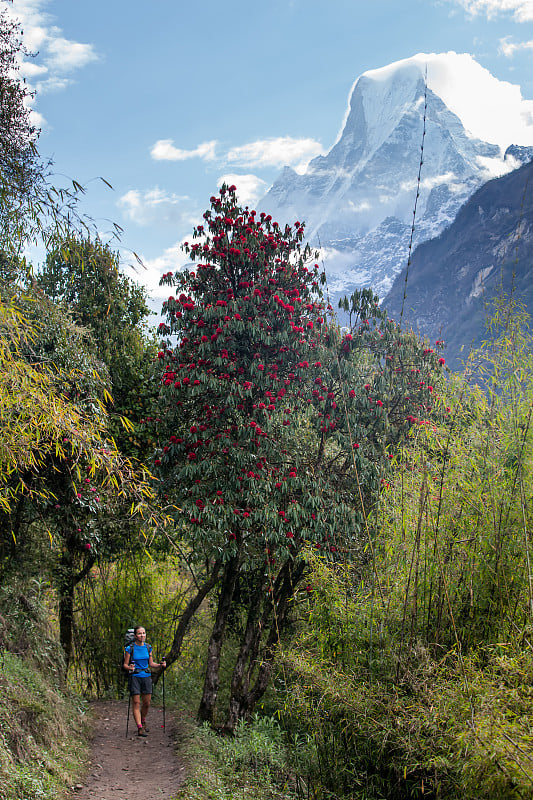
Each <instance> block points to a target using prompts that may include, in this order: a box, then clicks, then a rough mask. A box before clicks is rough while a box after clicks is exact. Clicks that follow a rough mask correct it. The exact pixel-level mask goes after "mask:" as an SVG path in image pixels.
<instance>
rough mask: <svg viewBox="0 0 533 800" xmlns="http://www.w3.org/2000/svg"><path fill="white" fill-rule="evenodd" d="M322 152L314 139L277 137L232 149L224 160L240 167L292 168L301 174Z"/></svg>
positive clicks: (318, 143) (320, 146)
mask: <svg viewBox="0 0 533 800" xmlns="http://www.w3.org/2000/svg"><path fill="white" fill-rule="evenodd" d="M324 152H325V151H324V148H323V147H322V145H321V144H320V142H317V141H316V140H315V139H294V138H292V137H291V136H279V137H277V138H272V139H259V140H257V141H255V142H249V143H248V144H244V145H240V146H239V147H233V148H231V150H229V151H228V153H227V155H226V160H227V161H228V163H229V164H236V165H239V166H241V167H283V166H292V167H293V168H294V169H295V170H296V171H297V172H303V171H304V170H305V168H306V167H307V164H308V163H309V161H310V160H311V159H312V158H314V157H315V156H318V155H321V154H323V153H324Z"/></svg>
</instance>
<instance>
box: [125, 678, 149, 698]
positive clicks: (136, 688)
mask: <svg viewBox="0 0 533 800" xmlns="http://www.w3.org/2000/svg"><path fill="white" fill-rule="evenodd" d="M130 694H131V695H134V694H152V679H151V678H150V676H148V677H146V678H144V677H143V676H142V675H132V676H131V677H130Z"/></svg>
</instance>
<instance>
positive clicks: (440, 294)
mask: <svg viewBox="0 0 533 800" xmlns="http://www.w3.org/2000/svg"><path fill="white" fill-rule="evenodd" d="M532 179H533V162H531V163H529V164H526V165H525V166H523V167H521V168H520V169H517V170H514V171H513V172H511V173H509V174H508V175H504V176H503V177H501V178H497V179H494V180H492V181H489V182H488V183H487V184H485V185H484V186H482V187H481V188H480V189H478V191H477V192H475V194H474V195H473V196H472V197H471V198H470V199H469V200H468V201H467V202H466V203H465V205H464V206H463V207H462V208H461V210H460V211H459V213H458V215H457V217H456V219H455V220H454V222H453V223H452V224H451V225H450V226H449V227H448V228H447V229H446V230H445V231H444V232H443V233H441V234H440V236H438V237H437V238H435V239H432V240H430V241H428V242H424V243H423V244H421V245H420V246H419V247H418V248H417V249H416V250H415V252H414V253H413V257H412V262H411V265H410V268H409V272H408V274H407V273H406V270H405V269H404V270H403V271H402V272H401V273H400V275H398V276H397V278H396V280H395V282H394V284H393V286H392V288H391V290H390V292H389V293H388V294H387V295H386V297H385V298H384V300H383V305H384V306H385V307H386V308H387V311H388V312H389V314H390V316H392V317H393V318H395V319H399V317H400V314H401V313H402V306H403V317H402V319H403V321H404V322H405V323H409V324H410V325H411V326H412V327H414V328H415V329H416V330H418V331H419V332H420V333H421V334H422V335H424V336H427V337H429V339H430V340H435V339H437V338H440V339H444V341H445V342H446V345H447V354H448V355H447V359H448V362H449V364H450V366H452V367H457V366H459V364H460V361H461V360H464V359H466V357H467V354H468V351H469V349H470V348H471V347H472V346H476V345H478V344H479V343H480V342H481V341H482V339H483V338H484V336H485V329H486V318H487V312H486V305H487V302H488V301H490V300H491V299H493V298H494V297H495V296H496V295H498V294H499V292H500V291H501V289H502V288H503V290H504V292H506V293H510V292H511V291H512V292H513V296H514V298H515V299H516V300H519V301H520V302H522V303H523V304H524V306H525V307H526V308H527V310H528V311H529V313H530V314H531V313H533V180H532ZM406 274H407V280H406ZM404 290H406V298H405V302H404V300H403V296H404Z"/></svg>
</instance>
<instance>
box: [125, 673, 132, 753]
mask: <svg viewBox="0 0 533 800" xmlns="http://www.w3.org/2000/svg"><path fill="white" fill-rule="evenodd" d="M129 689H130V682H129V680H128V716H127V718H126V739H127V738H128V728H129V725H130V705H131V694H130V691H129Z"/></svg>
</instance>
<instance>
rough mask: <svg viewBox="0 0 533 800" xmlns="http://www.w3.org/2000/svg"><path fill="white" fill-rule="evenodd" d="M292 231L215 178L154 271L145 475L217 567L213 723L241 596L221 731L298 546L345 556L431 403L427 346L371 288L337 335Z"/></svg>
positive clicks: (283, 593)
mask: <svg viewBox="0 0 533 800" xmlns="http://www.w3.org/2000/svg"><path fill="white" fill-rule="evenodd" d="M303 236H304V227H303V224H301V223H300V222H299V221H297V222H296V223H295V224H292V225H285V226H280V225H279V224H278V223H276V222H274V221H272V218H271V217H270V215H267V214H265V213H261V214H258V213H256V212H255V211H253V210H249V209H248V208H242V207H240V206H239V205H238V203H237V199H236V191H235V187H227V186H223V187H222V188H221V190H220V194H219V195H218V196H216V197H212V198H211V206H210V209H209V210H208V211H206V212H205V214H204V224H203V225H199V226H198V227H197V228H195V230H194V232H193V236H192V241H191V242H188V243H186V244H185V245H184V247H185V250H186V252H187V253H188V255H189V256H190V258H191V260H192V261H193V262H196V263H195V264H194V269H186V270H184V271H181V272H176V273H167V274H166V275H164V276H163V278H162V283H163V284H166V285H168V286H170V287H172V288H173V293H172V294H171V295H170V296H169V298H168V300H167V301H166V302H165V304H164V313H165V316H166V321H165V322H164V323H162V324H161V326H160V332H161V334H162V336H163V344H162V347H161V350H160V352H159V358H160V361H161V365H162V388H161V409H160V420H161V422H160V425H161V427H160V435H161V447H160V450H159V452H158V453H157V456H156V459H155V471H156V473H157V475H158V478H159V480H160V489H161V492H162V493H163V494H164V495H165V496H166V497H167V498H170V499H171V500H172V501H173V502H175V503H176V504H177V505H178V506H179V507H180V509H181V515H180V520H181V522H184V523H185V528H184V530H185V537H186V539H187V540H188V542H189V544H190V551H191V558H192V559H194V560H196V561H197V562H198V563H208V564H211V565H212V567H211V568H212V569H213V570H219V571H220V572H219V579H218V587H219V594H218V605H217V613H216V617H215V622H214V627H213V631H212V635H211V639H210V643H209V648H208V656H207V670H206V679H205V684H204V693H203V698H202V702H201V706H200V710H199V716H200V718H201V719H204V720H212V718H213V711H214V706H215V702H216V698H217V693H218V688H219V663H220V655H221V648H222V645H223V641H224V634H225V628H226V625H227V621H228V614H229V612H230V609H231V607H232V600H233V598H234V597H235V596H236V592H237V594H238V597H239V600H240V603H241V604H243V605H244V608H245V616H246V618H245V620H244V621H243V633H242V637H241V641H240V645H239V650H238V654H237V658H236V661H235V665H234V671H233V676H232V685H231V693H230V694H231V698H230V708H229V715H228V720H227V725H228V727H229V728H230V729H232V728H233V727H234V725H235V723H236V721H237V720H238V719H239V718H243V717H246V716H248V715H249V714H250V712H251V710H252V709H253V707H254V705H255V703H256V702H257V700H258V699H259V698H260V697H261V695H262V693H263V692H264V691H265V688H266V686H267V684H268V680H269V676H270V672H271V668H272V660H273V653H274V649H275V646H276V645H277V643H278V640H279V635H280V632H281V631H282V630H283V627H284V625H285V623H286V621H287V618H288V613H289V609H290V602H291V600H292V598H293V597H294V595H295V592H296V590H297V587H298V585H299V584H300V582H301V581H302V579H303V578H304V576H305V574H306V561H305V551H306V548H308V547H312V548H317V549H320V550H321V551H322V552H324V553H326V554H327V555H328V556H329V557H331V558H333V559H337V558H343V559H347V558H349V559H361V558H362V552H363V548H364V545H365V541H366V540H365V537H366V536H367V535H368V522H367V517H368V513H369V511H370V509H371V507H372V505H373V504H375V502H376V501H377V498H378V497H379V493H380V491H381V489H382V486H383V484H382V481H383V480H384V478H385V476H386V473H387V471H388V470H389V469H390V467H389V461H390V459H389V454H390V452H389V448H390V447H391V446H392V445H393V444H394V443H395V442H396V441H398V439H399V438H400V437H401V436H402V435H403V434H405V433H407V432H408V430H409V428H410V427H411V426H412V425H414V424H417V423H418V422H420V421H421V420H422V421H425V420H426V419H427V418H428V417H429V414H430V413H431V412H432V410H433V407H434V405H435V402H436V398H437V392H436V390H435V391H434V390H433V388H432V389H431V391H430V389H429V386H431V387H433V386H434V385H436V381H437V380H438V379H436V377H435V370H436V369H437V370H440V369H441V368H440V367H439V366H438V364H437V361H436V359H437V358H438V356H437V355H436V354H435V353H433V352H432V351H431V348H428V347H427V346H424V345H421V344H420V343H419V342H418V340H417V339H416V337H414V336H413V335H412V334H405V333H401V332H400V330H399V329H398V326H397V325H396V324H395V323H393V322H391V321H390V320H387V318H386V315H385V313H384V312H383V311H381V310H380V309H379V306H378V303H377V298H375V297H374V296H373V294H372V293H371V292H369V291H365V292H361V293H357V294H356V295H354V296H353V297H352V298H351V301H350V303H351V305H350V308H351V314H352V323H351V326H350V328H349V330H348V329H346V330H344V329H342V330H339V328H338V327H337V326H336V325H335V324H334V323H333V322H332V321H331V314H329V313H328V312H329V311H330V310H331V309H328V308H327V306H326V305H325V303H324V301H323V299H322V296H321V292H320V284H321V280H322V279H321V277H320V273H319V267H318V265H317V264H316V263H315V257H316V256H315V254H313V253H312V251H311V249H310V248H309V246H308V245H306V244H304V241H303ZM430 376H431V380H430ZM387 480H388V479H387ZM178 647H179V643H176V642H175V646H174V647H173V650H172V652H171V654H170V657H169V663H170V662H171V661H172V660H174V659H175V658H176V657H177V654H178Z"/></svg>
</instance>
